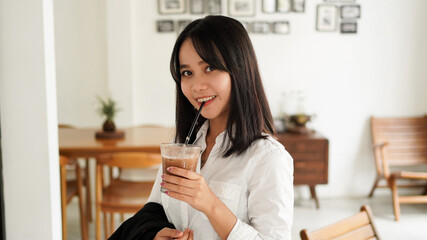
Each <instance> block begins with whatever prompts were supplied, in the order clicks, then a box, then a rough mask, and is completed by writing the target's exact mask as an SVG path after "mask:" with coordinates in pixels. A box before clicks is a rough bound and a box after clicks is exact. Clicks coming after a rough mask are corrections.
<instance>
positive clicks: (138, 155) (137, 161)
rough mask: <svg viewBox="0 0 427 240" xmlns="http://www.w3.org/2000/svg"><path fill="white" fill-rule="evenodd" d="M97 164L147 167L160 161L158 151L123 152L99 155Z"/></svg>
mask: <svg viewBox="0 0 427 240" xmlns="http://www.w3.org/2000/svg"><path fill="white" fill-rule="evenodd" d="M97 162H98V164H102V165H107V166H110V167H118V168H149V167H152V166H155V165H158V164H161V163H162V157H161V155H160V153H146V152H123V153H113V154H105V155H101V156H99V157H98V158H97Z"/></svg>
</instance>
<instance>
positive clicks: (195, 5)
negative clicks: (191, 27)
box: [190, 0, 205, 14]
mask: <svg viewBox="0 0 427 240" xmlns="http://www.w3.org/2000/svg"><path fill="white" fill-rule="evenodd" d="M203 3H204V0H190V13H193V14H202V13H203V12H204V9H205V7H204V4H203Z"/></svg>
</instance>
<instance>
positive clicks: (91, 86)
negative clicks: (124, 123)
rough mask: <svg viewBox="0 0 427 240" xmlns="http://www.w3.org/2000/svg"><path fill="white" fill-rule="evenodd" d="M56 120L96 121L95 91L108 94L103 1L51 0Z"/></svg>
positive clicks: (93, 122) (74, 121)
mask: <svg viewBox="0 0 427 240" xmlns="http://www.w3.org/2000/svg"><path fill="white" fill-rule="evenodd" d="M54 15H55V42H56V65H57V90H58V91H57V92H58V122H59V123H64V124H74V125H76V126H87V125H89V126H97V125H100V123H99V122H100V121H101V120H102V119H101V117H100V116H99V115H98V114H97V113H96V110H95V109H96V107H97V106H98V105H97V100H96V97H95V96H96V95H99V96H102V97H105V96H107V95H108V85H107V81H108V79H107V46H106V44H107V39H106V7H105V1H103V0H95V1H86V0H73V1H56V0H54Z"/></svg>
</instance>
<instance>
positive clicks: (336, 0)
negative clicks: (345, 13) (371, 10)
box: [324, 0, 355, 2]
mask: <svg viewBox="0 0 427 240" xmlns="http://www.w3.org/2000/svg"><path fill="white" fill-rule="evenodd" d="M324 1H325V2H354V1H355V0H324Z"/></svg>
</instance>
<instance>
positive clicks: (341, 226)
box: [300, 205, 380, 240]
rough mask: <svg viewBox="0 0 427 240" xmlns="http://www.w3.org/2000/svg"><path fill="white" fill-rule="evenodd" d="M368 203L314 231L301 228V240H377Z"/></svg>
mask: <svg viewBox="0 0 427 240" xmlns="http://www.w3.org/2000/svg"><path fill="white" fill-rule="evenodd" d="M373 220H374V219H373V215H372V212H371V209H370V208H369V206H368V205H364V206H362V207H361V208H360V212H359V213H357V214H355V215H353V216H351V217H347V218H345V219H342V220H340V221H338V222H335V223H333V224H331V225H328V226H325V227H323V228H320V229H318V230H315V231H308V230H306V229H303V230H301V232H300V236H301V239H302V240H338V239H339V240H367V239H369V240H375V239H377V240H379V239H380V237H379V236H378V233H377V230H376V229H375V226H374V222H373Z"/></svg>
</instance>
